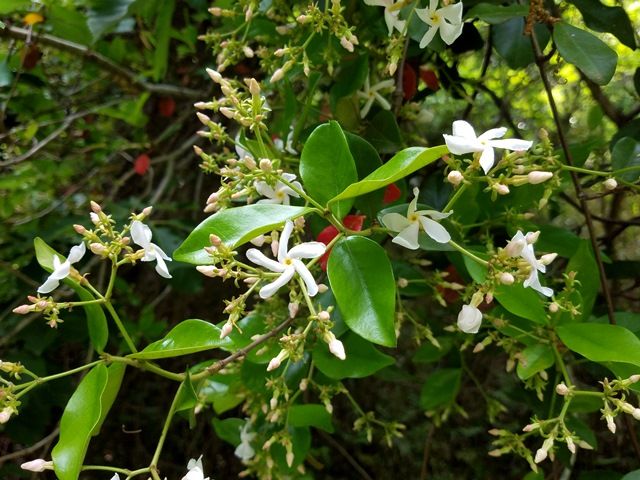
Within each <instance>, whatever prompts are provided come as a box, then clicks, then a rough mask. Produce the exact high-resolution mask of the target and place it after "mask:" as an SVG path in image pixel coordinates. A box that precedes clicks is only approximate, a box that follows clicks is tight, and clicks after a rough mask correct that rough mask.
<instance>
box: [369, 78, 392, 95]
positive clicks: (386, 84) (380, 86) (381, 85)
mask: <svg viewBox="0 0 640 480" xmlns="http://www.w3.org/2000/svg"><path fill="white" fill-rule="evenodd" d="M395 86H396V81H395V80H394V79H393V78H389V79H388V80H382V81H381V82H378V83H376V84H375V85H374V86H373V87H371V91H372V92H377V91H378V90H385V89H388V88H392V87H395Z"/></svg>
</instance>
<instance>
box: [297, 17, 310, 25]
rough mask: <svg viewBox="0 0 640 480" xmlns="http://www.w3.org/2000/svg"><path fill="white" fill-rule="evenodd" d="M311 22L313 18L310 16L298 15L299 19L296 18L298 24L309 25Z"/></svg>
mask: <svg viewBox="0 0 640 480" xmlns="http://www.w3.org/2000/svg"><path fill="white" fill-rule="evenodd" d="M309 21H311V17H310V16H309V15H298V18H296V22H298V23H302V24H304V23H307V22H309Z"/></svg>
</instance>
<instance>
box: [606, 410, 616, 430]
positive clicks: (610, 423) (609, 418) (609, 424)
mask: <svg viewBox="0 0 640 480" xmlns="http://www.w3.org/2000/svg"><path fill="white" fill-rule="evenodd" d="M604 418H605V420H606V421H607V428H608V429H609V431H610V432H611V433H616V422H614V420H613V416H612V415H610V414H609V415H605V416H604Z"/></svg>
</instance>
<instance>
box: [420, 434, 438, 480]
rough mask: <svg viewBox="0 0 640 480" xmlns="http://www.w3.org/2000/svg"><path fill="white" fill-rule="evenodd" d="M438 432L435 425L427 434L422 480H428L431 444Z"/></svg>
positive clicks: (421, 471) (421, 472) (421, 470)
mask: <svg viewBox="0 0 640 480" xmlns="http://www.w3.org/2000/svg"><path fill="white" fill-rule="evenodd" d="M435 431H436V427H435V425H434V424H431V425H430V426H429V431H428V432H427V436H426V438H425V440H424V452H423V454H422V467H421V469H420V480H427V476H428V475H429V470H428V467H429V457H430V456H431V443H432V441H433V435H434V433H435Z"/></svg>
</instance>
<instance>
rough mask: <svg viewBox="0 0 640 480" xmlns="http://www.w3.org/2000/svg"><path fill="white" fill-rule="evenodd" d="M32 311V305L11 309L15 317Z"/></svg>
mask: <svg viewBox="0 0 640 480" xmlns="http://www.w3.org/2000/svg"><path fill="white" fill-rule="evenodd" d="M32 311H33V306H32V305H20V306H19V307H16V308H14V309H13V313H15V314H16V315H26V314H27V313H30V312H32Z"/></svg>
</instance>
